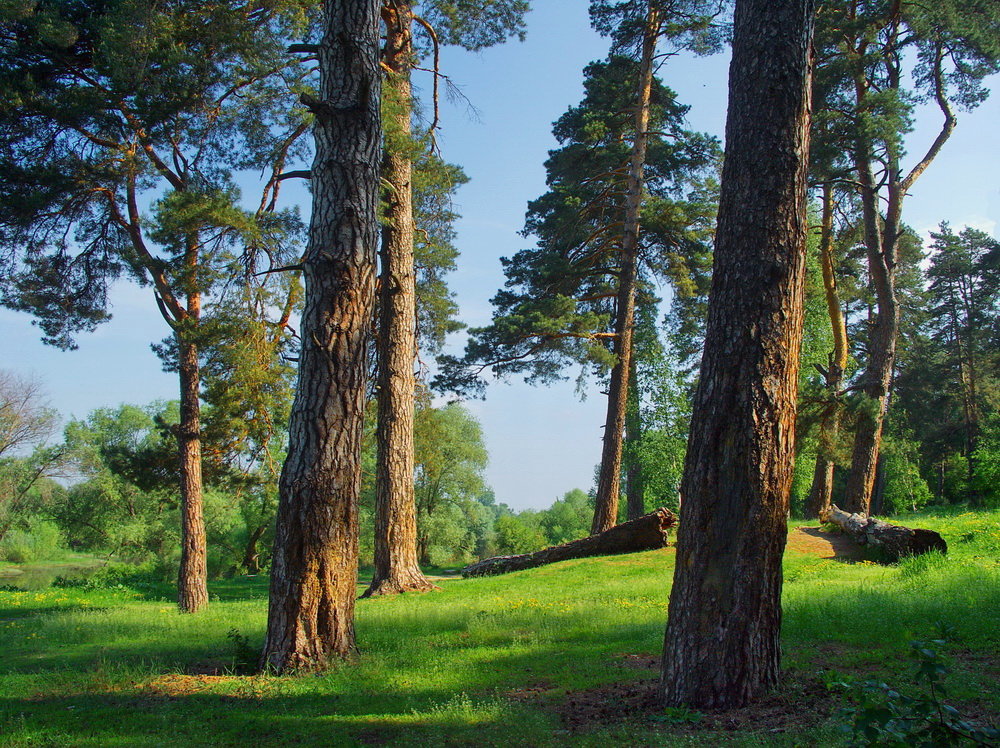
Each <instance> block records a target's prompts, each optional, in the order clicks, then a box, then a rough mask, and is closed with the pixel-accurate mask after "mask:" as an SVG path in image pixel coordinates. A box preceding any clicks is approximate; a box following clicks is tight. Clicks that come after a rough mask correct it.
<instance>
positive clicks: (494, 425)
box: [0, 0, 1000, 508]
mask: <svg viewBox="0 0 1000 748" xmlns="http://www.w3.org/2000/svg"><path fill="white" fill-rule="evenodd" d="M535 5H536V6H537V7H536V9H535V10H533V11H532V12H531V14H530V16H529V18H528V38H527V40H526V41H525V42H524V43H518V42H512V43H509V44H507V45H504V46H502V47H497V48H494V49H489V50H485V51H483V52H480V53H475V54H472V53H467V52H463V51H461V50H455V49H446V50H445V51H444V53H443V54H442V71H443V72H444V73H446V74H447V75H448V76H450V78H451V79H452V80H453V81H454V82H455V84H456V85H458V86H459V87H460V88H461V90H462V91H463V93H464V95H465V97H467V98H468V100H469V103H470V104H471V105H472V107H474V108H475V112H472V111H470V109H469V106H468V105H467V104H466V103H464V102H462V101H455V102H449V101H445V102H444V106H443V110H442V115H443V116H442V128H443V129H442V132H441V134H440V137H439V143H440V146H441V148H442V155H443V156H444V157H445V158H446V159H447V160H449V161H452V162H454V163H457V164H460V165H461V166H462V167H463V168H464V169H465V171H466V173H467V174H468V176H469V177H470V179H471V181H470V182H469V184H468V185H466V186H464V187H463V188H462V189H461V190H460V192H459V194H458V197H457V200H456V208H457V211H458V212H459V213H460V214H462V219H461V221H460V222H459V224H458V246H459V248H460V250H461V252H462V256H461V258H460V259H459V270H458V272H457V273H456V274H455V275H454V276H453V278H452V287H453V289H454V290H455V291H456V293H457V294H458V299H459V302H460V304H461V309H462V317H463V319H464V320H465V321H466V322H467V323H468V324H470V325H477V324H483V323H485V322H487V321H488V320H489V316H490V305H489V299H490V297H491V296H492V295H493V294H494V293H495V292H496V290H497V289H498V288H499V287H500V286H501V285H502V284H503V273H502V271H501V268H500V262H499V258H500V257H501V256H509V255H511V254H513V253H514V252H516V251H518V250H519V249H523V248H524V247H525V246H527V244H526V240H525V239H523V238H522V237H520V236H519V235H518V231H519V230H520V229H521V228H522V224H523V219H524V211H525V206H526V203H527V201H529V200H531V199H533V198H535V197H537V196H538V195H539V194H541V193H542V192H543V191H544V188H545V170H544V167H543V163H544V161H545V158H546V155H547V152H548V150H549V149H551V148H553V147H554V146H555V142H554V139H553V138H552V136H551V133H550V130H551V123H552V121H553V120H555V119H556V118H557V117H558V116H559V115H561V114H562V113H563V112H564V111H565V110H566V109H567V108H568V107H569V106H572V105H575V104H576V103H578V101H579V99H580V97H581V95H582V91H583V88H582V70H583V67H584V66H585V65H586V64H587V63H588V62H590V61H592V60H595V59H600V58H601V57H603V56H605V55H606V54H607V43H606V41H605V40H603V39H601V38H600V37H599V36H597V34H595V33H594V32H593V31H592V30H591V29H590V28H589V25H588V18H587V3H585V2H573V3H567V2H553V1H552V0H548V1H545V0H539V2H536V3H535ZM727 65H728V60H727V58H726V56H725V55H719V56H715V57H712V58H704V59H690V58H674V59H672V60H669V61H668V62H667V64H666V65H665V66H664V67H663V68H662V69H661V71H660V74H661V77H662V78H663V80H664V82H665V83H666V84H667V85H668V86H670V87H671V88H673V89H674V90H675V91H677V93H678V98H679V100H680V101H681V102H682V103H684V104H687V105H690V106H691V111H690V112H689V115H688V121H689V125H690V127H691V128H692V129H698V130H704V131H707V132H710V133H713V134H716V135H720V136H721V133H722V131H723V128H724V124H725V109H726V71H727ZM423 83H424V85H426V86H429V80H425V81H424V82H423ZM992 88H993V89H1000V77H995V78H994V79H993V80H992ZM939 122H940V115H938V114H936V112H935V111H934V110H933V109H930V108H925V109H923V110H921V111H920V113H919V116H918V128H917V130H916V131H915V132H914V134H913V136H912V137H911V138H910V140H909V141H908V142H909V144H910V150H911V151H912V152H913V153H914V154H916V153H917V152H918V151H920V149H921V148H922V147H924V148H925V147H926V145H927V144H929V143H930V142H931V140H932V139H933V136H934V134H935V131H934V127H936V126H937V125H938V124H939ZM998 122H1000V91H998V93H997V95H995V96H993V97H991V98H990V99H989V100H988V101H987V102H986V103H985V104H984V105H982V106H981V107H980V108H979V109H977V110H976V111H975V112H974V113H971V114H963V113H960V114H959V122H958V127H957V129H956V131H955V133H954V135H953V136H952V138H951V139H950V141H949V142H948V144H947V145H946V146H945V149H944V151H943V152H942V154H941V155H940V156H939V157H938V159H937V160H936V161H935V163H934V164H933V165H932V166H931V167H930V169H928V171H927V172H926V173H925V174H924V175H923V176H922V177H921V179H920V180H919V181H918V182H917V184H916V186H915V188H914V190H913V193H912V195H911V196H910V197H909V198H908V200H907V203H906V206H905V208H904V220H906V221H907V222H908V223H909V224H910V225H912V226H913V227H914V228H916V229H917V230H918V232H920V233H922V234H923V233H926V231H927V230H929V229H933V228H935V227H936V226H937V224H938V223H939V222H940V221H942V220H948V221H950V222H951V223H952V225H953V226H956V227H961V226H965V225H971V226H975V227H976V228H979V229H983V230H985V231H988V232H990V233H992V234H993V235H994V236H998V233H997V230H998V224H1000V144H998V138H997V123H998ZM302 207H303V210H304V211H307V210H308V205H303V206H302ZM112 303H113V310H112V311H113V314H114V318H113V319H112V321H111V322H109V323H108V324H105V325H103V326H101V327H100V328H98V330H97V331H96V332H94V333H92V334H89V335H85V336H82V337H81V338H80V339H79V341H78V342H79V344H80V349H79V350H77V351H72V352H61V351H57V350H55V349H52V348H47V347H45V346H42V345H41V344H40V343H39V342H38V339H39V334H38V333H39V331H38V328H36V327H33V326H32V325H31V321H30V318H29V317H28V316H27V315H24V314H18V313H14V312H10V311H7V310H0V339H2V341H3V348H2V349H3V351H4V356H3V359H2V361H0V366H2V367H3V368H5V369H11V370H14V371H16V372H19V373H22V374H31V373H33V374H35V375H37V376H38V377H39V378H40V379H41V380H42V381H43V382H44V384H45V387H46V389H47V391H48V392H49V394H50V402H51V405H52V406H53V407H55V408H56V409H57V410H59V411H60V412H61V413H62V414H63V415H64V417H68V416H76V417H83V416H85V415H86V414H87V413H89V412H90V411H91V410H93V409H94V408H97V407H101V406H110V405H117V404H118V403H121V402H132V403H146V402H149V401H151V400H154V399H169V398H175V397H176V390H177V384H176V378H175V376H173V375H170V374H164V373H163V372H162V371H161V370H160V364H159V360H158V359H157V358H156V356H155V355H154V354H153V353H152V351H151V350H150V348H149V344H150V343H151V342H155V341H158V340H160V339H161V338H163V337H164V336H165V335H166V332H167V330H166V325H165V324H164V323H163V321H162V319H160V317H159V314H158V313H157V311H156V308H155V305H154V303H153V299H152V294H151V292H150V291H149V290H148V289H140V288H137V287H135V286H129V285H125V284H122V285H120V286H118V287H117V288H116V289H115V292H114V294H113V298H112ZM455 345H456V346H459V347H460V345H461V340H456V341H455ZM604 405H605V403H604V399H603V397H601V395H600V394H599V393H596V392H590V393H589V394H588V396H587V398H586V399H585V400H583V401H581V400H580V399H579V397H578V396H577V393H576V392H575V388H574V384H573V382H567V383H563V384H560V385H556V386H552V387H545V388H534V387H529V386H527V385H525V384H523V383H521V382H519V381H512V382H511V383H510V384H496V385H493V386H491V387H490V388H489V390H488V392H487V397H486V400H485V401H473V402H470V403H468V407H469V408H470V409H471V410H472V411H473V412H474V413H475V415H476V416H477V417H478V418H479V420H480V422H481V423H482V425H483V430H484V434H485V437H486V443H487V447H488V449H489V451H490V460H491V464H490V468H489V470H488V473H487V478H488V481H489V482H490V484H491V485H492V486H493V488H494V490H495V492H496V495H497V499H498V500H500V501H504V502H506V503H508V504H510V505H511V506H513V507H515V508H527V507H536V508H538V507H544V506H547V505H549V504H550V503H551V502H552V501H553V500H554V499H556V498H559V497H560V496H561V495H562V494H563V493H565V492H566V491H568V490H570V489H572V488H577V487H579V488H583V489H587V488H589V487H590V485H591V483H592V481H593V471H594V466H595V464H596V463H597V461H598V459H599V455H600V440H601V435H602V429H601V425H602V423H603V418H604Z"/></svg>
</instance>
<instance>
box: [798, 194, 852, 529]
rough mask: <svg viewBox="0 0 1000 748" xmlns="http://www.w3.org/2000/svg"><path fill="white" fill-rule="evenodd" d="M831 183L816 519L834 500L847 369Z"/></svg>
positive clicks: (824, 231) (811, 514) (825, 229)
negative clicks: (826, 356)
mask: <svg viewBox="0 0 1000 748" xmlns="http://www.w3.org/2000/svg"><path fill="white" fill-rule="evenodd" d="M833 208H834V201H833V183H832V182H826V183H824V185H823V219H822V228H821V235H820V245H819V249H820V260H821V263H822V268H823V290H824V294H825V296H826V309H827V314H828V316H829V318H830V330H831V332H832V333H833V352H832V353H831V355H830V361H829V364H828V365H829V368H828V369H827V371H826V373H825V377H824V378H825V380H826V381H825V384H826V392H827V397H828V398H829V401H828V402H827V404H826V406H825V410H824V412H823V415H822V417H821V419H820V427H819V428H820V432H819V449H818V451H817V453H816V467H815V470H814V471H813V482H812V488H811V489H810V490H809V496H808V497H807V498H806V506H805V516H806V517H807V518H810V519H812V518H817V517H820V516H821V515H822V513H823V512H824V511H825V510H826V509H828V508H829V507H830V502H831V501H832V498H833V471H834V467H835V464H836V463H835V461H834V451H835V450H836V445H837V440H838V438H839V436H840V415H841V404H840V400H839V397H840V389H841V388H842V387H843V385H844V370H845V369H846V368H847V351H848V347H847V325H846V322H845V320H844V313H843V311H842V310H841V308H840V294H839V293H838V292H837V276H836V274H835V273H834V265H833Z"/></svg>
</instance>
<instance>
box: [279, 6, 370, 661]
mask: <svg viewBox="0 0 1000 748" xmlns="http://www.w3.org/2000/svg"><path fill="white" fill-rule="evenodd" d="M378 6H379V4H378V2H377V0H326V2H325V4H324V11H325V14H324V35H323V40H322V42H321V43H320V47H319V66H320V99H319V100H315V99H312V98H311V97H304V101H305V103H306V104H307V105H308V106H309V107H310V109H312V111H313V112H314V114H315V115H316V125H315V130H314V132H315V138H316V156H315V160H314V161H313V167H312V185H313V210H312V219H311V222H310V227H309V244H308V246H307V248H306V252H305V257H304V260H303V267H304V275H305V281H306V297H305V307H304V309H303V312H302V321H301V336H302V345H301V351H300V355H299V378H298V387H297V389H296V393H295V401H294V402H293V404H292V412H291V418H290V422H289V447H288V457H287V458H286V460H285V464H284V467H283V469H282V472H281V480H280V481H279V502H278V520H277V527H276V532H275V542H274V560H273V563H272V567H271V589H270V605H269V609H268V621H267V637H266V639H265V642H264V650H263V653H262V655H261V664H262V666H264V667H266V668H271V669H273V670H274V671H276V672H279V673H281V672H289V671H295V670H315V669H320V668H323V667H325V666H326V665H327V664H328V663H329V661H330V660H332V659H336V658H343V657H346V656H348V655H349V654H351V653H352V652H353V651H354V646H355V645H354V600H355V597H356V594H357V593H356V590H355V587H356V584H357V560H358V526H357V502H358V493H359V491H360V487H361V435H362V422H363V415H364V400H365V383H366V374H367V369H368V357H367V353H368V343H369V337H370V330H371V320H372V312H373V310H374V295H375V253H376V248H377V246H378V190H379V159H380V156H381V148H382V133H381V129H382V128H381V121H380V112H379V102H380V98H381V80H380V76H379V69H378V29H379V23H378V18H379V16H378Z"/></svg>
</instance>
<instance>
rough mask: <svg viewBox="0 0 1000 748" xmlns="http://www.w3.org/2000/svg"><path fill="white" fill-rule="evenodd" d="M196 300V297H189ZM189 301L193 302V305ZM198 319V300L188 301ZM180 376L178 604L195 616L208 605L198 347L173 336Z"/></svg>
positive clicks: (190, 310)
mask: <svg viewBox="0 0 1000 748" xmlns="http://www.w3.org/2000/svg"><path fill="white" fill-rule="evenodd" d="M192 296H195V297H197V294H192ZM192 301H193V302H194V303H193V304H192ZM188 311H189V313H190V312H194V314H193V317H194V319H197V314H198V299H197V298H195V299H192V298H190V297H189V299H188ZM175 337H176V340H177V347H178V362H177V363H178V369H179V373H180V385H181V391H180V396H181V397H180V406H181V418H180V423H179V424H178V425H177V446H178V467H179V474H180V484H181V563H180V569H179V570H178V573H177V605H178V607H180V609H181V610H182V611H183V612H185V613H197V612H198V611H199V610H201V609H202V608H204V607H205V606H206V605H208V566H207V560H206V556H207V551H206V539H205V519H204V513H203V497H202V480H201V400H200V398H201V393H200V376H199V375H200V369H199V365H198V348H197V346H196V345H195V344H194V343H192V342H190V341H188V340H186V339H185V335H184V333H183V332H178V333H177V334H176V336H175Z"/></svg>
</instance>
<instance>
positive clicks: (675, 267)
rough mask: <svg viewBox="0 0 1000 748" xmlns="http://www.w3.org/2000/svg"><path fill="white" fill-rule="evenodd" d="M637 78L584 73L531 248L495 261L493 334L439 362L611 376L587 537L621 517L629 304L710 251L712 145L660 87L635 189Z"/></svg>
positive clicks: (530, 226) (593, 68) (533, 225)
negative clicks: (499, 284)
mask: <svg viewBox="0 0 1000 748" xmlns="http://www.w3.org/2000/svg"><path fill="white" fill-rule="evenodd" d="M641 70H642V67H641V65H640V64H637V63H636V61H635V60H632V59H630V58H628V57H625V56H611V57H610V58H609V59H608V60H607V61H605V62H598V63H592V64H590V65H588V66H587V68H586V70H585V71H584V75H585V81H584V89H585V96H584V99H583V101H582V102H581V104H580V106H578V107H573V108H572V109H570V110H569V111H568V112H567V113H566V114H564V115H563V116H562V117H561V118H560V119H559V120H558V121H557V122H556V123H555V126H554V128H553V134H554V135H555V136H556V138H557V139H558V140H559V142H560V143H561V147H560V148H559V149H556V150H554V151H552V152H551V153H550V154H549V159H548V161H547V162H546V169H547V171H548V184H549V188H550V189H549V191H548V192H547V193H546V194H544V195H543V196H541V197H540V198H538V199H537V200H535V201H533V202H531V203H530V204H529V206H528V214H527V218H526V223H525V234H526V235H533V236H534V237H536V238H537V240H538V246H537V248H535V249H527V250H522V251H521V252H518V253H517V254H516V255H515V256H514V257H512V258H510V259H506V258H505V259H503V260H502V262H503V264H504V271H505V273H506V275H507V278H508V280H507V289H506V290H503V291H500V292H499V293H498V294H497V295H496V296H495V297H494V299H493V305H494V307H495V311H494V316H493V322H492V324H491V325H490V326H488V327H485V328H481V329H476V330H472V331H471V333H472V337H471V338H470V341H469V343H468V345H467V348H466V353H465V358H464V359H463V360H462V361H455V360H450V361H448V362H447V363H448V364H450V365H451V367H452V368H451V371H452V372H454V370H455V369H458V370H459V371H460V372H462V373H468V372H470V371H471V372H473V373H474V372H476V371H479V370H481V369H483V368H486V367H491V368H492V370H493V372H494V373H496V374H498V375H500V376H509V375H513V374H521V375H524V376H525V378H526V379H527V380H528V381H529V382H534V381H541V382H544V381H548V380H551V379H555V378H558V377H559V376H560V374H561V370H562V368H563V367H564V366H566V365H568V364H578V365H580V366H581V367H583V368H584V370H585V371H586V370H588V369H593V370H595V371H597V372H598V373H601V374H603V373H604V372H607V371H608V370H610V372H611V374H610V383H609V404H608V423H607V424H606V432H605V450H604V454H603V457H602V461H601V465H602V467H601V475H602V476H605V478H604V484H603V485H605V490H604V494H603V495H604V497H605V500H604V501H603V502H602V501H601V494H600V493H599V495H598V501H597V505H596V508H595V523H594V525H593V528H592V529H593V531H595V532H600V531H601V530H602V529H607V527H606V526H610V525H613V524H614V523H616V522H617V517H618V510H617V506H618V494H619V491H620V489H619V487H618V486H619V478H618V476H619V474H620V471H621V459H622V436H623V431H624V427H625V417H626V412H627V408H625V404H626V403H627V399H628V386H627V379H628V377H627V372H628V371H629V370H630V369H631V357H632V351H633V343H632V338H633V329H634V327H635V321H634V320H635V308H636V300H637V299H638V302H639V305H640V306H642V305H649V306H655V304H656V303H657V301H658V300H657V299H656V298H655V297H654V296H653V295H652V294H651V293H650V291H649V284H650V281H651V280H652V278H653V277H659V278H665V279H672V280H677V281H678V285H682V284H683V283H684V282H685V281H686V264H685V258H686V257H687V256H690V255H699V254H702V253H704V251H705V250H704V244H705V242H706V240H707V239H708V238H709V236H710V229H709V225H710V223H711V220H712V217H713V214H714V205H713V203H712V201H711V199H710V198H709V199H706V197H708V196H706V194H705V193H704V191H703V190H702V187H703V183H704V180H705V179H706V176H707V173H708V172H710V171H711V168H712V167H713V166H714V163H715V159H716V157H717V145H716V143H715V141H714V139H712V138H709V137H707V136H704V135H701V134H698V133H692V132H688V131H686V130H685V129H684V128H683V117H684V113H685V112H686V108H685V107H683V106H681V105H679V104H678V103H677V102H676V99H675V97H674V94H673V92H672V91H670V90H669V89H667V88H666V87H664V86H663V85H662V84H661V83H660V82H659V81H658V80H656V79H655V78H652V79H651V81H650V84H649V92H648V97H649V107H648V114H647V115H646V116H647V117H648V120H647V121H645V123H644V124H643V125H642V129H643V132H644V133H645V134H646V135H644V138H645V139H646V140H647V141H648V142H647V144H646V146H645V153H644V157H643V159H642V169H641V172H642V180H641V182H642V183H641V185H640V184H639V182H637V181H636V176H637V174H638V172H637V171H636V170H637V169H638V166H637V163H636V162H635V160H634V159H635V150H634V147H633V141H634V139H635V132H636V119H635V104H634V102H635V97H636V94H635V87H636V81H637V80H641V76H640V72H641ZM647 131H648V132H647ZM647 136H648V137H647ZM636 190H638V192H636ZM639 197H641V198H642V209H641V211H639V213H638V219H639V224H637V226H636V231H637V232H638V233H636V234H635V236H634V240H635V242H636V244H635V246H634V247H631V244H628V246H629V247H630V249H629V250H628V252H625V251H624V248H625V247H626V244H627V243H626V242H625V241H624V238H623V237H624V235H625V234H624V233H623V227H624V226H625V225H626V224H627V223H628V221H627V220H626V219H627V216H628V215H629V214H630V213H632V212H635V211H636V210H637V205H636V203H635V201H636V200H637V199H639ZM631 235H632V234H630V236H631ZM629 241H630V242H631V241H632V240H631V239H630V240H629ZM632 264H634V267H633V268H632V269H629V266H630V265H632ZM623 268H624V269H623ZM633 275H634V277H633ZM623 340H624V341H626V343H627V344H625V346H624V348H623V347H622V346H623V343H622V341H623ZM466 381H468V380H466ZM622 398H624V401H623V399H622ZM611 473H613V474H614V480H611V478H610V477H609V476H610V475H611ZM609 481H610V483H609ZM599 484H600V480H599ZM609 486H612V487H609ZM612 488H613V490H612ZM609 523H610V524H609Z"/></svg>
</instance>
